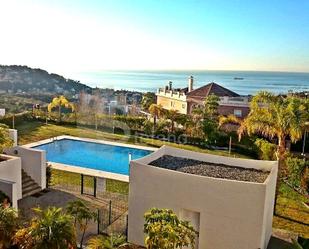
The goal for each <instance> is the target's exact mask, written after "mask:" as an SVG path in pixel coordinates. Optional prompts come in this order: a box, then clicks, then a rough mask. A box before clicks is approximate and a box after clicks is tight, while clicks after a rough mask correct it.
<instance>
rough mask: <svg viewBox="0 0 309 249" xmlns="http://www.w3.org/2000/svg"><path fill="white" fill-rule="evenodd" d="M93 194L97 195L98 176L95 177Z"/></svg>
mask: <svg viewBox="0 0 309 249" xmlns="http://www.w3.org/2000/svg"><path fill="white" fill-rule="evenodd" d="M93 196H94V197H97V178H96V177H95V176H94V177H93Z"/></svg>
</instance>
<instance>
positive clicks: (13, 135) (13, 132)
mask: <svg viewBox="0 0 309 249" xmlns="http://www.w3.org/2000/svg"><path fill="white" fill-rule="evenodd" d="M9 136H10V138H11V139H12V140H13V146H17V140H18V135H17V130H15V129H9Z"/></svg>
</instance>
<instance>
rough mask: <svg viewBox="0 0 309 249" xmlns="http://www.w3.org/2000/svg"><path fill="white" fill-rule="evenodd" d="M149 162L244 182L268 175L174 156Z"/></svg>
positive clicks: (182, 170) (259, 171)
mask: <svg viewBox="0 0 309 249" xmlns="http://www.w3.org/2000/svg"><path fill="white" fill-rule="evenodd" d="M149 164H150V165H152V166H156V167H160V168H166V169H171V170H176V171H180V172H184V173H189V174H195V175H201V176H210V177H215V178H224V179H229V180H237V181H245V182H257V183H263V182H264V181H265V180H266V178H267V176H268V175H269V172H268V171H262V170H257V169H247V168H242V167H233V166H229V165H225V164H215V163H208V162H202V161H198V160H193V159H186V158H181V157H174V156H163V157H160V158H158V159H156V160H154V161H152V162H150V163H149Z"/></svg>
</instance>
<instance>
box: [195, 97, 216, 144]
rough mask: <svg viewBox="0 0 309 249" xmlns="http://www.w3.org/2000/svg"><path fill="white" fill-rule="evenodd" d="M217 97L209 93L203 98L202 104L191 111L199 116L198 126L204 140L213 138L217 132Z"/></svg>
mask: <svg viewBox="0 0 309 249" xmlns="http://www.w3.org/2000/svg"><path fill="white" fill-rule="evenodd" d="M218 106H219V97H218V96H216V95H214V94H211V95H209V96H207V97H206V98H205V101H204V106H203V107H200V108H197V109H195V110H194V111H193V115H197V116H200V117H201V119H199V122H200V125H199V126H200V127H201V128H202V132H203V134H204V138H205V139H206V140H209V141H212V140H214V139H215V137H216V135H217V132H218Z"/></svg>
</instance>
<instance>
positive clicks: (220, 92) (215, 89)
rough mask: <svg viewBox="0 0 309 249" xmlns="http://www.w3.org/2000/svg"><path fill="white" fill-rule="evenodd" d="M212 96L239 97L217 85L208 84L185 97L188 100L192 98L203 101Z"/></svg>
mask: <svg viewBox="0 0 309 249" xmlns="http://www.w3.org/2000/svg"><path fill="white" fill-rule="evenodd" d="M211 94H214V95H216V96H218V97H224V96H227V97H239V94H237V93H235V92H233V91H231V90H229V89H227V88H225V87H223V86H220V85H218V84H217V83H214V82H212V83H209V84H207V85H205V86H202V87H200V88H197V89H195V90H193V91H191V92H189V93H188V94H187V95H188V97H189V98H193V99H200V98H201V99H205V97H207V96H209V95H211Z"/></svg>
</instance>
